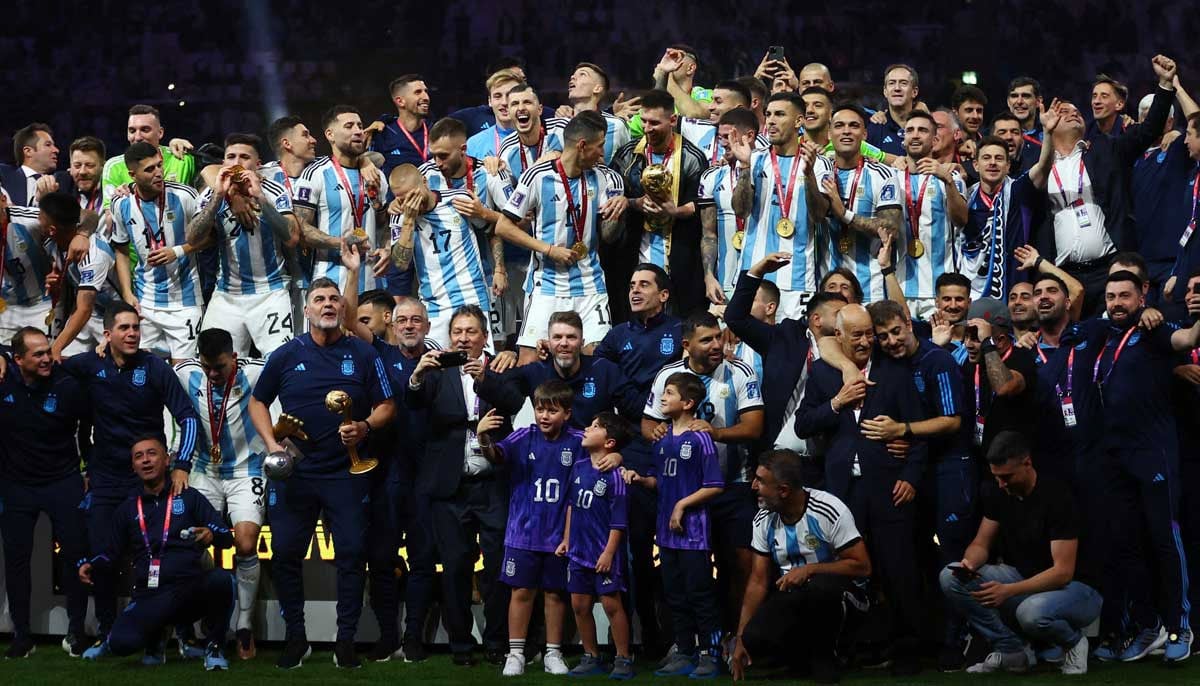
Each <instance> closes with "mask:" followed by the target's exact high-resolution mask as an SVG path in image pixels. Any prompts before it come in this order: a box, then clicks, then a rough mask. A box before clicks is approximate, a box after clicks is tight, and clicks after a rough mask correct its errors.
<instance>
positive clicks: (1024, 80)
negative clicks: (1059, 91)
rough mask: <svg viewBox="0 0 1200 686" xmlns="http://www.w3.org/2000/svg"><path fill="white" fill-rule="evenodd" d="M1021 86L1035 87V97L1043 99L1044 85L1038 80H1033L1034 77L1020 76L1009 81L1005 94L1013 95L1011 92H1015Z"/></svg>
mask: <svg viewBox="0 0 1200 686" xmlns="http://www.w3.org/2000/svg"><path fill="white" fill-rule="evenodd" d="M1021 86H1033V95H1034V97H1038V98H1040V97H1042V84H1041V83H1038V80H1037V79H1035V78H1033V77H1032V76H1018V77H1017V78H1015V79H1013V80H1012V81H1009V82H1008V90H1007V91H1005V92H1006V93H1011V92H1013V91H1015V90H1016V89H1018V88H1020V87H1021Z"/></svg>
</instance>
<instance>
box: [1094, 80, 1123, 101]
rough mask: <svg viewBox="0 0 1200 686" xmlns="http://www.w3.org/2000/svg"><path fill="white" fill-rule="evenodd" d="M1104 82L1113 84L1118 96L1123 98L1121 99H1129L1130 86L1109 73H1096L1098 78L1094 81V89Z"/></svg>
mask: <svg viewBox="0 0 1200 686" xmlns="http://www.w3.org/2000/svg"><path fill="white" fill-rule="evenodd" d="M1102 83H1106V84H1108V85H1109V86H1111V87H1112V89H1113V90H1114V91H1116V93H1117V97H1119V98H1121V100H1129V86H1126V85H1125V84H1123V83H1121V82H1120V81H1118V80H1116V79H1114V78H1113V77H1111V76H1109V75H1108V74H1096V80H1095V81H1093V82H1092V89H1093V90H1094V89H1095V88H1096V86H1099V85H1100V84H1102Z"/></svg>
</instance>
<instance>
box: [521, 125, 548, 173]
mask: <svg viewBox="0 0 1200 686" xmlns="http://www.w3.org/2000/svg"><path fill="white" fill-rule="evenodd" d="M529 147H533V146H529ZM545 148H546V127H545V126H543V125H541V124H539V125H538V142H537V155H535V156H534V157H533V161H534V162H537V161H538V158H540V157H541V156H542V150H544V149H545ZM517 150H518V151H519V152H520V153H521V173H522V174H524V173H525V170H526V169H529V160H527V159H525V144H524V143H522V142H521V139H520V138H519V137H518V138H517ZM518 176H520V175H519V174H518ZM514 178H515V177H514Z"/></svg>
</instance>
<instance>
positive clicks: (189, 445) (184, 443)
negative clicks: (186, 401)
mask: <svg viewBox="0 0 1200 686" xmlns="http://www.w3.org/2000/svg"><path fill="white" fill-rule="evenodd" d="M198 423H199V422H198V421H197V419H196V418H195V417H188V418H187V419H185V420H183V421H182V422H180V423H179V428H180V438H179V455H178V457H177V458H176V459H178V460H179V461H180V462H191V461H192V451H194V450H195V449H196V424H198Z"/></svg>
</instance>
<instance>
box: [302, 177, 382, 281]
mask: <svg viewBox="0 0 1200 686" xmlns="http://www.w3.org/2000/svg"><path fill="white" fill-rule="evenodd" d="M342 173H344V174H345V175H346V180H347V181H348V182H349V184H350V188H343V187H342V182H341V179H340V178H339V176H338V172H337V167H336V166H335V165H334V163H333V158H331V157H318V158H317V159H315V160H313V161H312V162H311V163H310V164H309V165H308V166H307V167H305V168H304V171H302V172H300V178H299V179H297V182H296V184H295V185H294V191H295V193H296V197H295V198H294V205H295V207H297V208H303V209H309V210H313V211H314V212H316V222H315V225H316V227H317V228H318V229H320V230H321V231H324V232H325V233H327V234H329V235H330V236H332V237H334V238H337V239H341V237H342V236H345V235H348V234H350V233H352V232H353V231H354V229H355V225H354V224H355V217H354V212H355V210H354V207H355V205H356V204H358V203H359V202H360V200H361V197H362V195H363V194H365V192H366V188H365V187H363V186H362V178H361V177H360V176H359V173H358V170H357V169H349V168H346V167H343V168H342ZM366 205H367V207H366V210H365V211H364V212H363V214H362V227H361V228H362V229H363V230H364V231H366V232H367V239H368V242H369V244H370V245H375V241H376V234H377V233H378V232H377V229H378V228H379V227H377V226H376V225H375V221H376V216H377V214H376V212H375V211H374V210H373V209H371V206H370V205H371V204H370V201H367V203H366ZM313 257H314V261H313V272H312V275H313V278H314V279H319V278H321V277H326V278H329V279H333V281H334V282H336V283H337V284H338V287H339V288H341V289H342V290H343V291H345V290H346V283H345V280H346V270H345V269H344V268H342V254H341V250H314V251H313ZM381 285H382V284H380V283H378V282H377V280H376V279H375V274H374V273H373V272H372V270H370V269H362V270H360V271H359V273H358V290H359V292H360V293H361V292H363V291H367V290H371V289H373V288H379V287H380V286H381Z"/></svg>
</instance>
